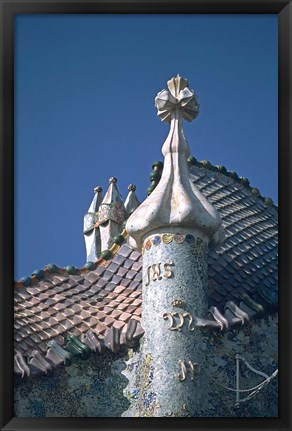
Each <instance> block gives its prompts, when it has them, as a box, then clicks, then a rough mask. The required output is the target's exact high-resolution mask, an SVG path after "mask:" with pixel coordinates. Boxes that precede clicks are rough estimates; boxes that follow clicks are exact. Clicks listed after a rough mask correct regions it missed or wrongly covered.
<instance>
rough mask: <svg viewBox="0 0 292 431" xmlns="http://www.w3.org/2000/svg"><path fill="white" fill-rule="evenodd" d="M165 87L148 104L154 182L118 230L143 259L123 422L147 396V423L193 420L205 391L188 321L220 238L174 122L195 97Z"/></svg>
mask: <svg viewBox="0 0 292 431" xmlns="http://www.w3.org/2000/svg"><path fill="white" fill-rule="evenodd" d="M167 84H168V90H162V91H161V92H160V93H158V95H157V96H156V98H155V104H156V107H157V108H158V115H159V117H160V118H161V120H162V121H165V122H167V123H170V131H169V134H168V136H167V138H166V140H165V142H164V145H163V147H162V153H163V155H164V166H163V171H162V174H161V179H160V181H159V183H158V184H157V186H156V187H155V189H154V190H153V191H152V193H151V194H150V195H149V196H148V197H147V199H146V200H145V201H144V202H143V203H142V204H141V205H140V206H139V207H138V208H137V209H136V210H135V211H134V212H133V214H132V215H131V216H130V217H129V219H128V221H127V224H126V230H127V232H128V233H129V235H130V236H131V238H132V241H134V243H135V245H137V246H138V248H139V249H140V250H142V254H143V271H142V273H143V283H142V297H143V303H142V322H141V323H142V327H143V329H144V331H145V334H144V339H143V344H142V348H141V356H142V358H141V360H140V362H139V365H138V367H139V369H137V376H138V378H137V379H136V381H135V383H134V386H135V385H137V387H134V390H136V389H137V390H138V393H139V395H138V397H137V398H138V400H139V402H137V403H133V404H132V405H131V406H130V408H129V412H128V413H126V414H129V415H130V416H131V415H132V416H149V407H148V406H149V404H147V402H148V401H147V400H148V399H149V397H151V400H152V401H151V416H156V417H163V416H170V415H171V416H196V412H197V411H199V409H200V406H201V402H202V399H201V397H202V396H204V390H205V388H206V376H204V375H200V367H201V364H203V363H204V358H205V355H206V346H205V344H204V336H203V334H202V333H201V332H200V331H199V330H198V328H195V326H193V327H192V326H191V324H190V322H196V321H198V319H200V318H202V317H203V316H204V315H205V314H206V312H207V309H208V301H207V289H208V246H209V245H210V244H216V243H218V242H219V241H220V240H221V239H222V233H223V230H222V227H221V220H220V216H219V214H218V213H217V211H216V209H215V208H214V207H213V206H212V205H211V203H209V202H208V201H207V199H206V198H205V197H204V196H203V195H202V194H201V193H200V191H199V190H198V189H197V188H196V187H195V186H194V184H193V183H192V181H191V179H190V176H189V169H188V163H187V158H188V156H189V154H190V150H189V145H188V143H187V140H186V137H185V135H184V131H183V125H182V122H183V119H185V120H187V121H192V120H193V119H194V118H196V117H197V115H198V113H199V104H198V99H197V96H196V94H195V92H194V91H193V90H190V89H189V88H188V81H187V80H186V79H184V78H181V77H180V76H177V77H175V78H172V79H171V80H169V81H168V83H167ZM130 243H131V242H130ZM132 244H133V243H132ZM166 320H169V322H170V325H167V324H166Z"/></svg>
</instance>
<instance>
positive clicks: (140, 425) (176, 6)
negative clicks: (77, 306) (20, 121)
mask: <svg viewBox="0 0 292 431" xmlns="http://www.w3.org/2000/svg"><path fill="white" fill-rule="evenodd" d="M0 7H1V9H0V13H1V24H0V27H1V47H2V49H1V54H2V58H1V60H2V61H1V65H2V68H1V69H2V75H1V76H2V80H1V119H2V121H1V125H2V127H1V132H2V133H1V145H0V149H1V150H0V151H1V153H0V163H1V167H0V173H1V174H0V199H1V206H0V221H1V223H0V291H1V298H0V319H1V327H0V331H1V332H0V343H1V344H0V357H1V368H0V427H1V430H5V431H8V430H10V431H12V430H23V431H24V430H34V429H35V430H51V429H54V430H65V429H68V430H69V429H70V430H86V429H98V430H105V429H106V430H110V429H112V430H119V429H121V430H122V429H144V430H146V429H149V430H150V429H151V430H152V431H154V430H156V429H196V430H200V429H208V430H216V429H237V430H246V429H249V430H260V429H265V430H272V429H275V430H281V431H284V430H290V429H291V413H290V412H291V406H290V402H291V396H290V391H291V387H292V386H291V366H290V358H291V354H290V352H291V345H292V343H291V330H290V326H291V320H290V309H291V294H290V292H289V290H290V284H291V275H290V274H291V267H292V265H291V263H290V261H291V251H290V250H291V231H290V230H291V229H290V219H291V215H292V211H291V198H290V197H291V185H290V184H291V166H292V164H291V154H292V151H291V150H290V145H291V121H292V119H291V112H292V111H291V101H292V87H291V72H292V54H291V52H292V5H291V1H284V0H256V1H252V0H238V1H236V0H233V1H230V0H224V1H221V0H201V1H199V0H185V1H181V2H179V1H178V0H173V1H172V0H166V1H161V0H160V1H155V0H147V1H146V0H145V1H144V0H130V1H124V0H110V1H107V0H86V1H82V0H71V1H70V2H66V1H62V0H60V1H54V0H37V1H28V0H19V1H14V0H0ZM28 13H29V14H85V13H86V14H92V13H96V14H102V13H119V14H120V13H124V14H125V13H128V14H129V13H135V14H138V13H142V14H145V13H157V14H162V13H168V14H170V13H171V14H172V13H196V14H200V13H213V14H214V13H216V14H221V13H225V14H226V13H229V14H230V13H232V14H237V13H240V14H246V13H252V14H258V13H261V14H277V15H278V22H279V35H278V37H279V220H280V221H279V231H280V242H279V261H280V267H279V290H280V295H279V302H280V304H279V307H280V320H279V336H280V355H279V357H280V359H279V362H280V366H279V369H280V371H279V417H278V418H238V419H236V418H235V419H234V418H226V419H224V418H171V419H170V418H143V419H139V418H129V419H127V418H118V419H115V418H108V419H105V418H16V417H14V414H13V273H14V271H13V269H14V268H13V261H14V256H13V244H14V232H13V214H14V196H13V191H14V158H13V156H14V150H13V142H14V122H13V109H14V107H13V100H14V88H13V83H14V57H13V48H14V21H13V20H14V17H15V15H17V14H28Z"/></svg>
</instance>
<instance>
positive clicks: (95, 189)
mask: <svg viewBox="0 0 292 431" xmlns="http://www.w3.org/2000/svg"><path fill="white" fill-rule="evenodd" d="M101 192H102V188H101V187H100V186H96V187H95V188H94V193H101Z"/></svg>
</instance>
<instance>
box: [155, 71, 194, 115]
mask: <svg viewBox="0 0 292 431" xmlns="http://www.w3.org/2000/svg"><path fill="white" fill-rule="evenodd" d="M167 86H168V89H169V91H168V90H162V91H160V92H159V93H158V94H157V96H156V98H155V106H156V107H157V110H158V112H157V115H159V117H160V118H161V121H166V122H167V123H170V121H171V118H172V113H173V112H174V111H175V110H176V109H178V110H179V111H180V113H181V115H182V117H183V118H184V119H185V120H187V121H192V120H194V119H195V118H196V117H197V115H198V114H199V102H198V97H197V95H196V93H195V92H194V90H190V89H189V88H188V86H189V83H188V80H187V79H185V78H182V77H181V76H180V75H179V74H177V76H176V77H175V78H171V79H170V80H169V81H168V82H167Z"/></svg>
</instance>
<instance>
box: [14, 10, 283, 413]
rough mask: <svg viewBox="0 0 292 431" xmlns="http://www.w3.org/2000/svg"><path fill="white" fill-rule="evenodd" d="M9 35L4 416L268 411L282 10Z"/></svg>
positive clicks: (95, 21)
mask: <svg viewBox="0 0 292 431" xmlns="http://www.w3.org/2000/svg"><path fill="white" fill-rule="evenodd" d="M14 31H15V42H14V43H15V280H16V281H15V293H14V299H15V307H14V323H15V356H14V371H15V375H16V378H15V392H14V405H15V406H14V407H15V415H16V416H17V417H169V416H172V417H277V416H278V396H277V375H278V324H277V305H278V206H277V199H278V196H277V188H278V183H277V174H278V172H277V168H278V162H277V151H278V121H277V115H278V105H277V98H278V69H277V67H278V62H277V56H278V37H277V33H278V22H277V16H276V15H264V14H260V15H252V14H250V15H237V16H236V15H224V14H223V15H220V16H216V15H185V14H183V15H167V14H165V15H143V16H139V15H115V14H113V15H111V14H105V15H86V14H85V15H75V16H72V15H62V14H60V15H59V14H58V15H46V14H44V15H30V14H28V15H19V16H17V17H16V19H15V30H14Z"/></svg>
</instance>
